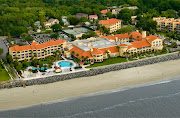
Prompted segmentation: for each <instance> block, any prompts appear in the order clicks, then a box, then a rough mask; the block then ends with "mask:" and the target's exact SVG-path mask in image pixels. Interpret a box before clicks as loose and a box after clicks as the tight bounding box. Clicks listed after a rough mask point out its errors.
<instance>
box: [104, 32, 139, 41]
mask: <svg viewBox="0 0 180 118" xmlns="http://www.w3.org/2000/svg"><path fill="white" fill-rule="evenodd" d="M131 35H132V38H133V39H136V40H139V41H140V40H142V35H141V33H139V32H137V31H135V32H132V33H130V34H128V33H125V34H116V35H114V36H113V35H109V36H101V38H108V39H109V40H116V37H117V38H118V39H124V38H130V37H131Z"/></svg>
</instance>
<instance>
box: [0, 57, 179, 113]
mask: <svg viewBox="0 0 180 118" xmlns="http://www.w3.org/2000/svg"><path fill="white" fill-rule="evenodd" d="M177 75H180V60H173V61H168V62H161V63H157V64H152V65H147V66H142V67H136V68H129V69H124V70H120V71H113V72H108V73H105V74H102V75H97V76H92V77H83V78H77V79H72V80H66V81H60V82H56V83H50V84H46V85H34V86H29V87H26V88H13V89H3V90H0V110H4V109H10V108H18V107H22V106H29V105H34V104H40V103H42V102H50V101H55V100H63V99H66V98H71V97H76V96H81V95H83V94H89V93H95V92H102V91H108V90H113V89H119V88H123V87H127V86H132V85H138V84H143V83H148V82H154V81H159V80H163V79H167V78H171V77H173V76H177Z"/></svg>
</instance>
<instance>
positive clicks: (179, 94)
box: [0, 77, 180, 118]
mask: <svg viewBox="0 0 180 118" xmlns="http://www.w3.org/2000/svg"><path fill="white" fill-rule="evenodd" d="M174 79H175V80H171V81H168V80H166V81H162V82H159V83H156V84H152V85H145V86H139V87H133V88H126V89H124V90H123V89H121V90H116V91H111V92H107V93H102V94H95V95H89V96H83V97H80V98H75V99H71V100H67V101H63V102H55V103H51V104H45V103H42V104H40V105H35V106H32V107H27V108H23V109H16V110H9V111H1V112H0V117H13V118H15V117H16V118H18V117H41V118H44V117H59V118H90V117H91V118H120V117H122V118H132V117H133V118H152V117H153V118H159V117H163V118H172V117H180V110H179V108H180V77H177V78H174Z"/></svg>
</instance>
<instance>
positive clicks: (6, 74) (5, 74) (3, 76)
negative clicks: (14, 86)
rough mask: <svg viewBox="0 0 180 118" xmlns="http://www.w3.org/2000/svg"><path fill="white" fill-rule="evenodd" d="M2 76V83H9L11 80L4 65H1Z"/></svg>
mask: <svg viewBox="0 0 180 118" xmlns="http://www.w3.org/2000/svg"><path fill="white" fill-rule="evenodd" d="M0 75H1V77H0V81H7V80H9V79H10V77H9V75H8V73H7V71H6V70H5V69H4V67H3V65H2V64H0Z"/></svg>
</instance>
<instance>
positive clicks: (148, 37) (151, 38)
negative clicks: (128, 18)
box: [144, 35, 160, 42]
mask: <svg viewBox="0 0 180 118" xmlns="http://www.w3.org/2000/svg"><path fill="white" fill-rule="evenodd" d="M144 39H146V40H147V41H149V42H152V41H154V40H156V39H160V38H159V37H157V36H154V35H151V36H147V37H145V38H144Z"/></svg>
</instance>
